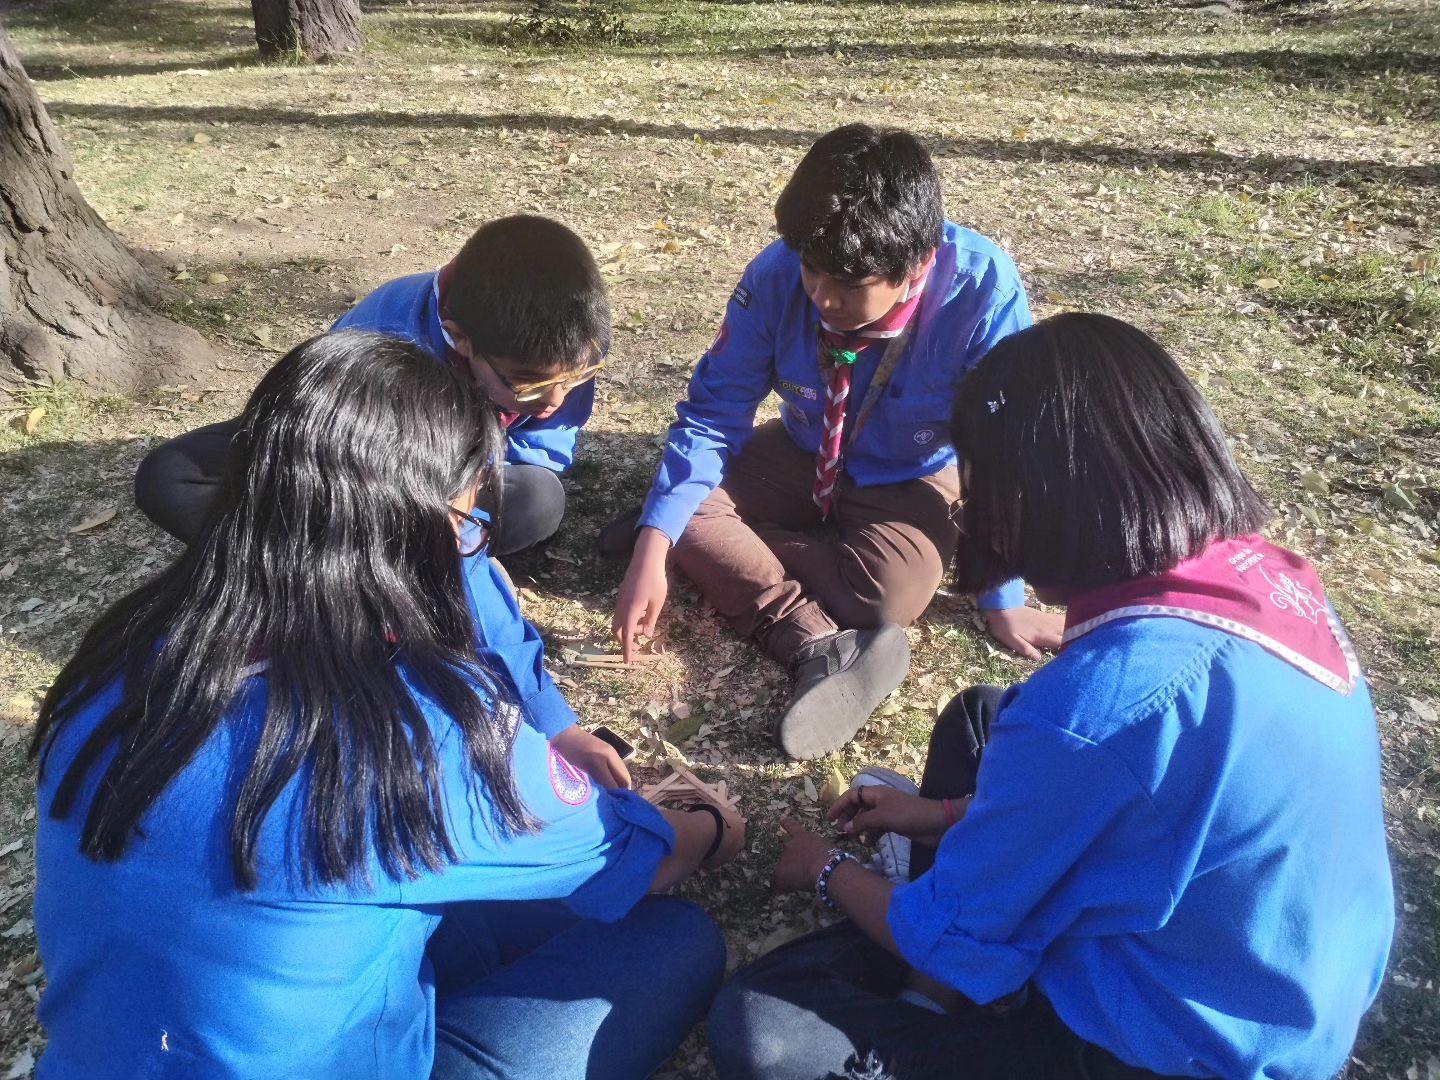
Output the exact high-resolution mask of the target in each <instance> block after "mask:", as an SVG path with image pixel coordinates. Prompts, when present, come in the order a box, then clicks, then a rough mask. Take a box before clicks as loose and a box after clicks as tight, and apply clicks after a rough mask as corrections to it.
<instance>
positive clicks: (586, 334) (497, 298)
mask: <svg viewBox="0 0 1440 1080" xmlns="http://www.w3.org/2000/svg"><path fill="white" fill-rule="evenodd" d="M443 316H444V317H445V318H447V319H451V320H453V321H454V322H455V323H457V324H458V325H459V327H460V329H461V331H462V332H463V333H464V334H465V336H466V337H467V338H468V339H469V340H470V344H471V346H472V347H473V348H474V350H475V352H476V353H478V354H479V355H480V356H492V357H506V358H508V359H512V360H514V361H516V362H517V364H519V365H520V366H521V367H522V368H524V369H525V370H527V371H533V372H535V373H537V374H550V373H554V372H562V371H568V370H573V369H575V368H581V367H584V366H585V365H587V364H593V363H595V362H596V361H597V360H599V359H600V358H601V357H602V356H604V355H605V354H606V353H608V352H609V351H610V302H609V300H608V299H607V298H606V295H605V282H604V279H602V278H601V276H600V268H599V267H598V266H596V265H595V259H594V257H593V256H592V255H591V254H590V250H589V248H587V247H586V246H585V242H584V241H583V240H581V239H580V237H578V236H576V235H575V234H574V233H573V232H571V231H570V230H569V229H567V228H566V227H565V226H564V225H561V224H560V223H559V222H558V221H552V220H550V219H549V218H544V217H538V216H536V215H534V214H516V215H515V216H513V217H504V218H499V219H497V220H495V221H491V222H488V223H486V224H484V225H482V226H480V228H478V229H476V230H475V234H474V235H473V236H471V237H470V239H469V240H467V241H466V242H465V246H464V247H462V248H461V249H460V254H458V255H456V256H455V259H454V261H453V262H452V263H451V264H450V278H449V281H448V282H447V283H446V293H445V310H444V312H443Z"/></svg>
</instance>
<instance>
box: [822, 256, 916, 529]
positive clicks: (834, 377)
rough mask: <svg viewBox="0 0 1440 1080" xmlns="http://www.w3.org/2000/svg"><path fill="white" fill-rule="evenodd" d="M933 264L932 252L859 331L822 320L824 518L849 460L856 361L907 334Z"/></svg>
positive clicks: (891, 361) (870, 397)
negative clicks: (848, 426) (877, 315)
mask: <svg viewBox="0 0 1440 1080" xmlns="http://www.w3.org/2000/svg"><path fill="white" fill-rule="evenodd" d="M934 265H935V253H934V252H931V253H930V258H929V260H928V261H927V262H926V263H925V265H924V267H922V268H921V271H920V274H919V276H918V277H916V278H914V279H913V280H912V281H911V282H910V283H909V285H907V286H906V289H905V295H904V296H902V297H901V298H900V299H899V300H898V301H896V303H895V306H894V307H892V308H891V309H890V310H889V311H887V312H886V313H885V314H884V315H881V316H880V318H878V319H876V320H875V321H874V322H870V323H866V324H865V325H864V326H862V327H860V328H859V329H858V330H850V331H840V330H836V329H835V328H834V327H832V326H830V325H828V324H827V323H826V322H825V320H824V319H821V320H820V325H819V327H818V331H817V336H818V338H819V342H820V372H821V374H822V375H824V376H825V430H824V431H823V432H821V435H820V452H819V453H818V454H817V455H816V457H815V489H814V492H813V493H812V495H811V498H812V499H814V500H815V505H816V506H818V507H819V508H820V517H821V519H822V520H823V519H825V518H828V517H829V516H830V508H831V506H832V504H833V502H834V496H835V485H836V484H837V483H838V482H839V480H840V473H841V470H842V462H843V458H844V456H845V446H844V442H845V438H844V437H845V410H846V404H847V402H848V401H849V399H850V381H851V377H852V375H853V374H854V370H855V361H856V360H858V359H859V357H860V352H861V350H862V349H864V348H865V347H866V346H868V345H870V344H873V343H874V342H877V341H889V342H891V343H892V345H893V344H894V343H895V339H898V338H901V337H903V336H904V335H905V332H906V331H907V330H908V329H909V327H910V322H911V320H912V319H913V318H914V317H915V313H916V311H918V310H919V308H920V298H921V294H923V293H924V291H925V283H926V282H927V281H929V280H930V270H931V268H932V267H933V266H934ZM892 351H893V352H894V353H895V355H894V356H893V357H892V356H891V355H890V354H891V352H892ZM900 351H901V350H899V349H893V350H892V349H887V350H886V357H885V360H886V361H887V362H888V363H882V367H886V368H887V370H885V371H884V372H883V377H884V378H883V381H881V382H880V386H879V389H883V388H884V384H885V382H888V381H889V379H890V376H891V375H892V374H893V373H894V365H895V364H897V363H898V362H899V359H900V357H899V352H900ZM881 376H882V372H880V371H876V373H875V376H874V378H873V379H872V381H871V382H872V385H871V392H870V393H869V394H867V395H866V400H865V402H864V404H863V405H862V407H861V419H862V420H863V418H864V416H865V415H866V414H867V413H868V411H869V409H870V408H871V407H872V406H873V404H874V402H875V400H876V399H877V398H878V397H879V394H878V393H877V392H876V389H877V388H876V387H875V385H874V383H875V382H876V381H877V380H880V379H881Z"/></svg>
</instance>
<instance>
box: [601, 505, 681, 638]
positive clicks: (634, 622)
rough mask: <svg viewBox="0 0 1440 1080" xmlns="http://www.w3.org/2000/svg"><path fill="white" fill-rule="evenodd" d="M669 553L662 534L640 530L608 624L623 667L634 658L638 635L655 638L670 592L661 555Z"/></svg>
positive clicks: (656, 530)
mask: <svg viewBox="0 0 1440 1080" xmlns="http://www.w3.org/2000/svg"><path fill="white" fill-rule="evenodd" d="M669 550H670V540H669V538H668V537H667V536H666V535H665V534H664V533H662V532H660V531H659V530H658V529H652V528H643V529H641V530H640V536H639V539H637V540H636V542H635V554H634V555H633V556H631V558H630V567H629V569H627V570H626V571H625V580H624V581H622V582H621V583H620V592H619V594H618V595H617V596H616V597H615V617H614V618H613V619H612V620H611V621H610V631H611V633H613V634H614V635H615V639H616V640H617V641H619V642H620V652H621V655H623V656H624V658H625V663H627V664H628V663H630V661H631V659H633V657H634V654H635V646H636V639H637V638H638V637H640V636H641V635H644V636H645V637H654V636H655V624H656V623H657V622H658V621H659V619H660V612H661V610H663V609H664V607H665V597H666V596H667V595H668V594H669V591H670V583H669V581H668V580H667V579H666V577H665V554H666V552H668V551H669Z"/></svg>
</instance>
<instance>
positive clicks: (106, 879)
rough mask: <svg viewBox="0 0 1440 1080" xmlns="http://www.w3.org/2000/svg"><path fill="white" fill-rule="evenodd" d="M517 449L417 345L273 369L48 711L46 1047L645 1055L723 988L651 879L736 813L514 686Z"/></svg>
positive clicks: (356, 1055)
mask: <svg viewBox="0 0 1440 1080" xmlns="http://www.w3.org/2000/svg"><path fill="white" fill-rule="evenodd" d="M502 457H503V454H502V444H501V441H500V433H499V428H498V425H497V423H496V421H495V418H494V416H493V414H492V412H491V410H490V408H489V406H487V405H486V404H485V403H483V402H482V401H481V400H480V399H479V398H478V397H477V396H476V395H475V394H474V393H473V392H472V391H471V390H470V389H469V388H467V386H466V385H465V384H464V382H463V381H462V380H461V379H459V378H458V377H457V376H456V375H455V374H454V373H453V372H451V371H450V370H449V369H448V368H446V367H445V366H444V365H441V364H436V363H435V362H434V360H433V359H432V358H430V357H428V356H426V355H425V354H424V353H422V352H421V351H420V350H419V349H417V348H415V347H413V346H411V345H408V344H404V343H401V342H398V341H394V340H390V339H386V338H382V337H380V336H378V335H374V334H366V333H359V332H344V333H337V334H332V335H328V336H325V337H320V338H315V339H312V340H311V341H308V342H306V343H304V344H303V345H301V346H299V347H297V348H296V349H294V350H293V351H292V352H290V353H289V354H288V355H287V356H285V357H284V358H283V359H282V360H281V361H280V362H279V363H278V364H277V365H276V366H275V367H274V368H273V369H272V370H271V371H270V372H269V373H268V374H267V375H266V376H265V377H264V379H262V380H261V382H260V385H259V386H258V387H257V389H256V391H255V393H254V395H253V396H252V397H251V399H250V402H249V404H248V405H247V407H246V409H245V413H244V415H243V417H242V419H241V424H240V432H239V435H238V436H237V441H236V444H235V448H234V452H233V454H232V455H231V461H230V464H229V467H228V472H227V474H226V477H225V480H224V484H223V487H222V491H221V494H220V496H219V497H218V499H217V501H216V504H215V505H214V507H213V508H212V510H211V512H210V515H209V518H208V520H207V523H206V525H205V527H204V529H203V531H202V533H201V535H200V536H199V537H198V538H197V540H196V541H195V542H194V543H192V544H191V546H190V547H189V548H188V549H187V550H186V552H185V553H184V554H183V555H182V556H181V557H180V558H179V559H178V560H177V562H176V563H175V564H174V565H173V566H172V567H170V568H169V569H168V570H166V571H165V572H163V573H162V574H160V575H159V576H158V577H157V578H155V579H154V580H153V581H151V582H150V583H148V584H146V585H144V586H142V587H141V588H139V589H137V590H136V591H135V592H133V593H131V594H130V595H128V596H126V597H124V598H123V599H122V600H120V601H119V602H118V603H116V604H115V605H114V606H113V607H111V608H110V609H109V610H108V611H107V612H106V613H105V614H104V615H103V616H102V617H101V618H100V620H99V621H98V622H97V623H96V624H95V626H94V627H93V628H92V629H91V630H90V632H89V633H88V634H87V635H86V637H85V639H84V641H83V643H82V644H81V647H80V650H79V652H78V653H77V654H76V655H75V657H74V658H73V659H72V660H71V661H70V663H69V664H67V665H66V666H65V668H64V670H63V671H62V672H61V673H60V676H59V678H57V679H56V681H55V684H54V685H53V686H52V688H51V690H50V692H49V694H48V696H47V697H46V700H45V703H44V706H43V707H42V710H41V714H40V720H39V725H38V729H37V732H36V739H35V746H34V749H35V752H36V753H37V755H38V759H39V773H40V778H39V805H40V815H39V827H38V836H37V872H38V885H37V892H36V902H35V922H36V930H37V934H38V936H39V941H40V948H41V953H42V957H43V959H44V963H45V969H46V976H47V982H48V985H47V989H46V992H45V995H44V997H43V999H42V1001H41V1005H40V1018H41V1021H42V1022H43V1024H44V1025H45V1027H46V1028H47V1029H48V1032H49V1036H50V1042H49V1046H48V1048H47V1050H46V1053H45V1055H44V1057H43V1058H42V1060H41V1062H40V1067H39V1075H40V1076H41V1077H43V1078H47V1080H48V1078H57V1080H59V1078H68V1077H96V1076H116V1077H119V1076H126V1077H132V1076H133V1077H138V1076H147V1077H187V1078H188V1077H205V1078H206V1080H223V1078H229V1077H234V1078H241V1077H244V1078H254V1077H260V1076H266V1077H315V1078H322V1077H337V1078H339V1077H344V1078H346V1080H351V1078H356V1077H375V1078H384V1080H423V1078H425V1077H430V1076H434V1077H443V1078H447V1080H448V1078H460V1077H502V1076H503V1077H506V1078H516V1077H532V1076H533V1077H542V1076H543V1077H547V1078H552V1077H567V1076H576V1077H579V1076H589V1077H597V1076H605V1077H634V1076H640V1075H645V1074H646V1073H648V1072H649V1071H651V1070H652V1069H654V1068H655V1067H656V1066H657V1065H658V1064H659V1063H660V1062H661V1061H662V1060H663V1059H664V1058H665V1057H666V1056H668V1055H669V1053H670V1052H671V1051H672V1050H673V1049H674V1047H675V1046H676V1045H677V1044H678V1043H679V1041H680V1039H681V1038H683V1036H684V1034H685V1032H686V1031H687V1030H688V1028H689V1027H690V1025H691V1024H692V1023H693V1022H694V1020H695V1019H696V1018H697V1017H698V1016H700V1015H701V1014H702V1013H703V1010H704V1008H705V1006H706V1004H707V1002H708V1000H709V997H710V995H711V994H712V993H713V991H714V988H715V986H716V984H717V982H718V980H719V976H720V972H721V970H722V968H723V957H724V949H723V943H722V942H721V940H720V938H719V934H718V931H717V930H716V929H715V927H714V924H713V923H712V922H710V920H709V919H708V917H707V916H705V915H704V914H703V913H702V912H701V911H700V910H699V909H698V908H695V907H694V906H692V905H690V904H688V903H685V902H683V901H680V900H677V899H673V898H667V897H649V898H647V896H646V894H647V893H649V892H651V891H652V890H654V889H658V888H664V887H667V886H669V885H671V884H673V883H675V882H677V881H679V880H680V879H682V878H683V877H685V876H686V875H687V874H689V873H690V872H691V871H693V870H694V869H695V868H696V867H697V866H698V865H700V864H701V862H702V861H708V862H710V863H714V862H719V861H723V860H724V859H726V858H729V857H731V856H733V854H734V852H735V851H736V850H737V848H738V846H739V838H738V837H737V836H733V835H727V834H726V833H725V832H724V831H723V830H722V828H721V826H720V824H719V823H718V822H717V821H715V820H713V819H712V818H711V817H709V816H707V815H704V814H681V813H675V812H670V811H657V810H656V809H655V808H653V807H651V806H650V805H649V804H647V803H645V802H643V801H642V800H640V799H639V798H638V797H636V796H634V795H633V794H631V793H629V792H627V791H623V790H617V791H613V792H612V791H607V790H605V789H603V788H601V787H599V786H597V785H595V784H594V783H592V781H591V779H590V777H589V776H588V775H587V774H586V773H585V772H584V771H582V770H581V769H578V768H576V767H575V766H574V765H573V764H572V763H571V762H569V761H567V760H566V758H565V757H564V756H563V755H562V754H561V753H559V752H558V751H557V750H556V749H555V747H554V746H553V745H552V743H551V742H550V741H549V740H548V739H547V738H546V733H545V732H544V731H542V730H540V728H539V727H538V726H537V725H536V724H535V723H534V722H533V720H532V717H531V710H530V709H529V708H528V707H527V703H526V701H524V700H517V698H518V697H521V696H523V693H524V692H521V693H517V689H516V678H515V674H514V672H513V671H512V670H510V666H514V665H516V664H518V663H519V661H517V659H516V657H517V656H518V655H520V653H519V652H518V651H517V649H518V645H517V644H516V643H519V642H521V640H522V639H528V638H533V631H529V630H528V629H527V628H525V627H524V626H523V620H520V618H519V614H518V610H517V609H516V608H515V606H514V601H513V598H511V597H510V596H509V594H508V593H507V592H506V591H505V590H504V589H503V586H501V585H500V583H499V579H498V578H497V576H496V574H495V571H494V570H493V569H492V567H491V565H490V562H489V560H488V558H486V557H485V556H484V551H485V534H486V532H487V530H488V528H489V521H488V518H487V515H486V514H485V512H484V511H483V510H477V508H476V500H477V495H478V497H479V499H480V501H481V503H482V504H485V503H487V502H488V501H489V500H490V498H491V494H492V492H491V489H492V488H493V487H494V477H495V475H496V473H495V469H494V463H495V462H498V461H500V460H502ZM466 556H471V557H468V558H467V557H466ZM507 624H514V625H513V626H511V627H510V629H509V630H508V631H507V630H506V625H507ZM477 628H478V635H479V637H478V639H477ZM506 633H508V634H509V638H510V640H509V645H511V646H514V647H511V648H509V650H508V651H506V650H503V649H502V650H501V654H500V662H499V663H498V664H492V665H491V666H489V667H487V665H486V663H484V662H482V658H486V657H487V656H493V655H496V654H495V653H493V652H491V651H489V650H487V649H486V648H485V646H486V645H487V637H489V638H493V637H496V636H499V637H504V636H505V635H506ZM531 654H532V657H533V664H534V665H535V666H536V667H539V665H540V659H539V650H538V645H535V646H534V648H533V649H531ZM507 665H509V666H507ZM542 670H543V669H542ZM656 956H663V957H664V958H665V962H664V963H663V964H655V963H653V959H654V957H656Z"/></svg>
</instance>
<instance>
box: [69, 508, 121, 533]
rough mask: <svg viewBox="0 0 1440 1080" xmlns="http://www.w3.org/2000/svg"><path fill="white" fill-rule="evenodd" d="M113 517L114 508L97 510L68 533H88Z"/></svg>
mask: <svg viewBox="0 0 1440 1080" xmlns="http://www.w3.org/2000/svg"><path fill="white" fill-rule="evenodd" d="M114 516H115V507H113V506H107V507H106V508H105V509H103V510H97V511H96V512H95V513H93V514H91V515H90V516H89V517H87V518H86V519H85V520H84V521H82V522H80V524H79V525H76V526H75V527H74V528H73V529H71V530H70V531H71V532H72V533H84V532H89V531H90V530H91V529H94V528H96V527H98V526H100V525H104V524H105V523H106V522H107V521H109V520H110V519H111V518H113V517H114Z"/></svg>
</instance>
